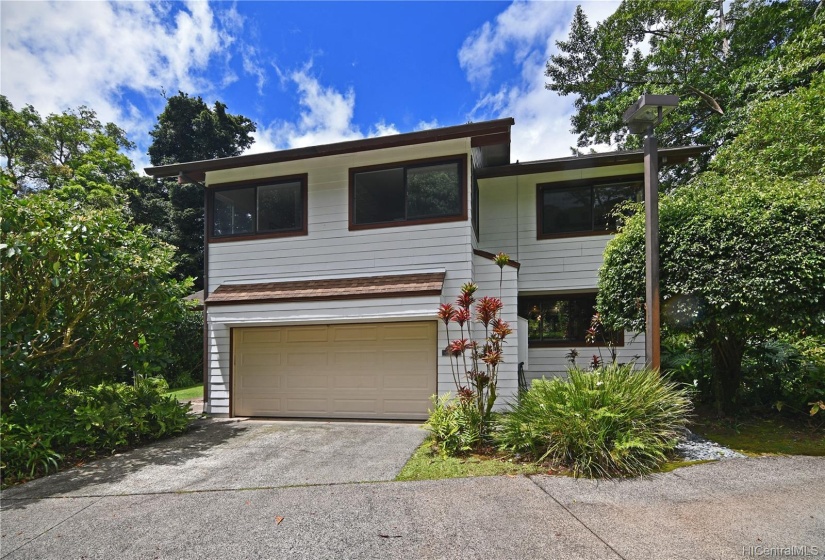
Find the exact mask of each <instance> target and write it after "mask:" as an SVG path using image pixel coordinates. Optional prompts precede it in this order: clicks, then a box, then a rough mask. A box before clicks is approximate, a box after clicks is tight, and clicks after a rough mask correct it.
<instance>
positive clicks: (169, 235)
mask: <svg viewBox="0 0 825 560" xmlns="http://www.w3.org/2000/svg"><path fill="white" fill-rule="evenodd" d="M226 109H227V107H226V105H224V104H223V103H221V102H219V101H216V102H215V105H214V106H213V107H211V108H210V107H209V106H208V105H207V104H206V103H205V102H204V101H203V99H201V98H200V97H197V96H196V97H190V96H188V95H187V94H185V93H183V92H178V94H177V95H175V96H173V97H170V98H168V99H167V100H166V108H165V109H164V110H163V112H162V113H161V114H160V115H159V116H158V122H157V124H155V127H154V129H153V130H152V131H151V132H150V133H149V134H150V135H151V136H152V145H151V146H149V158H150V160H151V162H152V164H153V165H166V164H170V163H180V162H185V161H197V160H204V159H213V158H221V157H231V156H237V155H240V154H241V153H243V151H244V150H245V149H247V148H248V147H249V146H251V145H252V143H253V142H254V141H255V140H254V138H253V137H252V133H253V132H255V130H256V127H255V123H253V122H252V121H251V120H249V119H248V118H246V117H244V116H242V115H232V114H230V113H228V112H227V110H226ZM130 192H131V194H130V207H131V209H132V212H133V214H134V215H135V217H136V219H137V220H138V221H139V223H145V224H146V225H148V226H149V227H150V230H151V231H152V232H154V233H155V234H156V235H158V236H159V237H160V238H162V239H165V240H167V241H169V242H170V243H172V244H173V245H175V247H177V249H178V252H177V255H176V260H177V263H178V264H177V268H176V271H175V274H176V276H177V277H179V278H185V277H188V276H191V277H193V278H195V279H196V280H195V287H196V288H198V289H199V288H202V287H203V279H202V276H203V242H204V240H203V221H204V206H203V198H204V195H203V187H202V186H200V185H197V184H191V183H190V184H179V183H178V182H177V181H175V180H166V181H164V182H163V184H162V185H157V184H155V183H153V182H152V181H151V180H148V179H140V180H137V181H135V182H133V183H132V184H131V188H130Z"/></svg>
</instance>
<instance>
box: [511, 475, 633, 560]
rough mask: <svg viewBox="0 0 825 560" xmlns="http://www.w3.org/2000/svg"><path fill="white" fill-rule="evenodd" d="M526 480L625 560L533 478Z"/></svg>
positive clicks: (529, 477) (624, 559) (623, 559)
mask: <svg viewBox="0 0 825 560" xmlns="http://www.w3.org/2000/svg"><path fill="white" fill-rule="evenodd" d="M526 478H527V480H529V481H530V482H532V483H533V484H534V485H535V486H536V488H538V489H539V490H541V491H542V492H544V493H545V494H546V495H547V497H548V498H550V499H551V500H553V501H554V502H556V504H558V506H559V507H560V508H561V509H563V510H564V511H566V512H567V513H568V514H570V516H571V517H572V518H573V519H575V520H576V521H578V522H579V524H581V526H582V527H584V528H585V529H587V531H588V532H589V533H590V534H591V535H593V536H594V537H596V538H597V539H599V541H600V542H601V543H602V544H603V545H604V546H606V547H607V548H609V549H610V550H612V551H613V553H614V554H615V555H616V556H618V557H619V558H621V559H622V560H627V558H625V557H624V556H622V555H621V554H620V553H619V551H618V550H616V549H615V548H613V547H612V546H610V543H608V542H607V541H606V540H604V539H603V538H601V537H600V536H599V535H598V533H596V531H594V530H593V529H591V528H590V527H588V526H587V523H585V522H584V521H582V520H581V519H579V518H578V517H577V516H576V514H575V513H573V512H572V511H570V510H569V509H568V508H567V506H565V505H564V504H563V503H561V502H560V501H558V500H557V499H556V498H555V496H553V494H551V493H550V492H548V491H547V490H546V489H544V488H543V487H542V486H541V484H538V483H537V482H536V481H535V480H533V477H531V476H528V477H526Z"/></svg>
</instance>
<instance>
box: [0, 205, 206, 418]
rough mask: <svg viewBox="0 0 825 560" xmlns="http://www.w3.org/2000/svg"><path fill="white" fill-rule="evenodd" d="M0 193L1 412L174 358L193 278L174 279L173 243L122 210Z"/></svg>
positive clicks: (148, 369)
mask: <svg viewBox="0 0 825 560" xmlns="http://www.w3.org/2000/svg"><path fill="white" fill-rule="evenodd" d="M2 199H3V209H2V218H3V219H2V223H1V224H0V228H2V231H0V242H1V243H0V255H2V278H1V280H2V286H3V292H2V306H3V329H2V339H1V340H2V383H3V392H2V411H3V412H6V411H8V410H9V407H10V405H11V404H12V403H13V402H14V401H20V400H21V399H26V398H32V397H33V395H35V394H42V395H50V396H52V397H53V398H56V397H57V395H59V394H61V393H63V392H64V391H65V389H67V388H78V389H85V388H86V387H88V386H89V385H92V384H96V383H100V382H103V381H107V380H108V381H113V380H119V381H126V380H131V379H132V378H133V376H134V375H136V374H146V373H151V372H158V371H159V370H161V369H162V368H163V367H164V366H166V365H168V364H167V363H166V360H167V356H168V353H169V352H168V351H169V349H170V345H172V343H173V341H174V340H176V339H177V337H170V332H169V330H170V329H171V328H172V326H173V325H177V324H178V323H179V322H181V321H183V319H184V316H185V315H186V313H187V306H186V304H185V303H184V301H183V296H185V295H186V293H188V290H189V286H191V282H176V281H174V280H170V279H169V274H170V272H171V270H172V267H173V263H172V254H171V248H170V247H168V246H165V245H163V244H159V243H157V242H156V241H153V240H151V239H150V238H148V237H147V236H145V235H144V234H143V232H142V231H141V230H140V229H139V228H138V229H135V228H133V227H132V225H131V224H130V223H129V222H128V221H127V220H125V219H124V217H123V214H122V213H121V212H120V211H119V210H116V209H108V208H103V209H96V208H88V207H84V206H82V205H80V204H73V203H70V202H65V201H62V200H59V199H57V198H56V197H54V196H53V195H52V194H51V193H48V192H43V193H37V194H32V195H30V196H28V197H25V198H19V197H15V196H12V195H11V194H10V191H8V190H7V189H3V192H2Z"/></svg>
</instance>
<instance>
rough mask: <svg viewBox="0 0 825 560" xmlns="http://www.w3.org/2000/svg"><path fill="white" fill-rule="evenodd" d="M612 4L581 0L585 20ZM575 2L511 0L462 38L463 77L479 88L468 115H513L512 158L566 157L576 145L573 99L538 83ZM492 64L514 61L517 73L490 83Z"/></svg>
mask: <svg viewBox="0 0 825 560" xmlns="http://www.w3.org/2000/svg"><path fill="white" fill-rule="evenodd" d="M617 6H618V2H590V3H586V4H583V8H584V10H585V13H586V14H587V15H588V18H589V20H590V21H591V23H593V22H596V21H599V20H602V19H604V18H605V17H607V16H608V15H609V14H611V13H613V11H615V9H616V7H617ZM575 7H576V5H575V4H573V3H561V2H531V3H527V2H514V3H513V4H511V5H510V6H509V7H508V8H507V9H506V10H504V11H503V12H502V13H501V14H499V15H498V16H497V17H496V18H495V20H494V21H493V22H485V23H484V24H483V25H482V26H481V27H480V28H479V29H477V30H476V31H474V32H473V33H472V34H471V35H470V36H469V37H467V39H466V40H465V41H464V44H463V45H462V47H461V49H460V50H459V52H458V59H459V63H460V64H461V67H462V69H464V72H465V74H466V77H467V80H468V81H469V82H470V83H471V84H473V85H475V86H477V87H478V88H479V90H480V92H479V98H478V101H477V103H476V105H475V107H474V108H473V110H472V111H471V113H470V115H469V118H470V119H471V120H474V121H478V120H485V119H491V118H502V117H513V118H515V121H516V125H515V126H514V127H513V130H512V138H513V141H512V148H511V153H512V156H511V157H512V159H513V161H515V160H521V161H530V160H536V159H548V158H553V157H564V156H568V155H570V153H571V151H570V148H571V147H573V146H575V145H576V136H575V135H574V134H573V133H571V132H570V128H571V125H570V117H571V116H572V115H573V113H574V107H573V98H572V97H570V98H565V97H561V96H559V95H557V94H555V93H553V92H551V91H548V90H547V89H545V87H544V85H545V77H544V68H545V63H546V62H547V59H548V58H550V56H551V55H553V54H555V53H556V52H557V49H556V41H557V40H559V39H565V38H566V37H567V34H568V32H569V29H570V23H571V21H572V18H573V13H574V11H575ZM498 64H515V65H516V66H518V67H519V68H520V72H519V74H518V77H517V78H516V79H514V80H512V81H510V82H507V83H502V84H499V85H498V86H497V87H491V86H490V85H489V83H490V81H491V78H492V76H493V74H494V70H495V68H496V66H497V65H498ZM606 148H607V147H606V146H602V147H597V149H606Z"/></svg>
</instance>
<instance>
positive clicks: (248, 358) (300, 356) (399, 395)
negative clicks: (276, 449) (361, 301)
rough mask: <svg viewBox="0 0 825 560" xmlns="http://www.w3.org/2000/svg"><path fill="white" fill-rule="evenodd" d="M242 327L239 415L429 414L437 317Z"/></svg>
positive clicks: (237, 363) (237, 350)
mask: <svg viewBox="0 0 825 560" xmlns="http://www.w3.org/2000/svg"><path fill="white" fill-rule="evenodd" d="M237 330H238V331H240V332H236V333H235V336H234V340H235V347H234V349H233V353H234V356H235V358H234V361H233V363H234V366H233V379H234V382H233V387H234V389H233V391H234V392H233V412H234V414H235V415H237V416H295V417H331V418H335V417H337V418H399V419H401V418H409V419H423V418H426V416H427V408H428V406H429V398H430V396H431V395H432V394H433V393H435V392H436V381H437V373H436V371H437V348H436V347H437V342H436V332H437V323H436V322H435V321H432V322H420V323H371V324H352V325H331V326H324V325H313V326H306V327H303V326H302V327H280V328H277V329H273V328H263V329H259V328H239V329H237ZM257 331H266V332H257ZM250 333H252V334H250ZM422 333H424V335H423V336H422ZM253 335H254V336H253ZM267 337H269V338H267Z"/></svg>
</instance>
